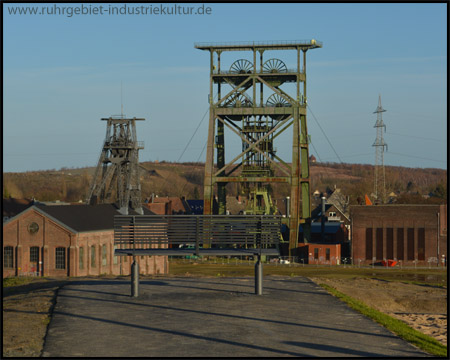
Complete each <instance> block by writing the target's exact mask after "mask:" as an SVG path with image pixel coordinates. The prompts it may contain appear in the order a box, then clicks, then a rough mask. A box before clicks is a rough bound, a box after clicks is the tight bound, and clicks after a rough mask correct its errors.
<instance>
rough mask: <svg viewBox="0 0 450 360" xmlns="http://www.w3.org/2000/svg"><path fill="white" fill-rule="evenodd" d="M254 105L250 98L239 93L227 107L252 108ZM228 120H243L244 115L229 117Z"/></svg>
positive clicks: (229, 101) (227, 103) (228, 102)
mask: <svg viewBox="0 0 450 360" xmlns="http://www.w3.org/2000/svg"><path fill="white" fill-rule="evenodd" d="M252 105H253V103H252V101H251V100H250V98H248V97H247V96H246V95H244V94H241V93H237V94H235V95H233V96H232V97H231V99H229V100H228V101H227V102H226V103H225V107H228V108H242V107H251V106H252ZM226 118H227V119H228V120H233V121H237V120H242V115H227V116H226Z"/></svg>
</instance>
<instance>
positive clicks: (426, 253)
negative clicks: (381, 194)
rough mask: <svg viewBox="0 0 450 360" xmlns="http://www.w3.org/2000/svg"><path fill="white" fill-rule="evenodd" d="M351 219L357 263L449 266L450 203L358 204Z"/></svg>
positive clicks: (351, 214)
mask: <svg viewBox="0 0 450 360" xmlns="http://www.w3.org/2000/svg"><path fill="white" fill-rule="evenodd" d="M350 218H351V229H352V230H351V232H352V239H351V242H352V258H353V263H354V264H355V265H358V264H361V265H368V264H372V263H379V262H381V261H383V260H394V261H397V262H398V264H401V265H402V266H434V267H436V266H443V265H446V261H447V205H376V206H359V205H357V206H351V207H350Z"/></svg>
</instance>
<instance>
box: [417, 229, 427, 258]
mask: <svg viewBox="0 0 450 360" xmlns="http://www.w3.org/2000/svg"><path fill="white" fill-rule="evenodd" d="M417 235H418V239H417V258H418V259H419V260H425V228H419V231H418V234H417Z"/></svg>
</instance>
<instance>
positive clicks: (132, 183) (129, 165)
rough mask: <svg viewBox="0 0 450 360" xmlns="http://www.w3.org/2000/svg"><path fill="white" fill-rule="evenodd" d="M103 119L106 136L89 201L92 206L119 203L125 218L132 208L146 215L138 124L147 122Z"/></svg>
mask: <svg viewBox="0 0 450 360" xmlns="http://www.w3.org/2000/svg"><path fill="white" fill-rule="evenodd" d="M102 120H104V121H107V125H106V137H105V141H104V144H103V148H102V153H101V154H100V159H99V160H98V164H97V168H96V169H95V174H94V178H93V180H92V184H91V187H90V189H89V194H88V196H87V199H86V201H87V203H88V204H95V203H113V202H118V204H119V208H120V210H119V211H120V212H121V213H122V214H124V215H126V214H128V209H129V208H131V209H133V210H135V211H136V212H137V213H139V214H143V210H142V204H141V185H140V180H139V150H140V149H143V148H144V146H143V142H140V141H137V137H136V121H139V120H140V121H143V120H145V119H137V118H130V119H126V118H124V117H123V116H120V117H110V118H103V119H102Z"/></svg>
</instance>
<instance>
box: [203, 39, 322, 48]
mask: <svg viewBox="0 0 450 360" xmlns="http://www.w3.org/2000/svg"><path fill="white" fill-rule="evenodd" d="M277 45H278V46H297V45H301V46H304V45H317V46H322V42H321V41H317V40H314V42H313V40H271V41H231V42H216V43H214V42H197V43H194V47H196V48H201V47H221V46H243V47H245V46H252V47H253V46H277Z"/></svg>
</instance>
